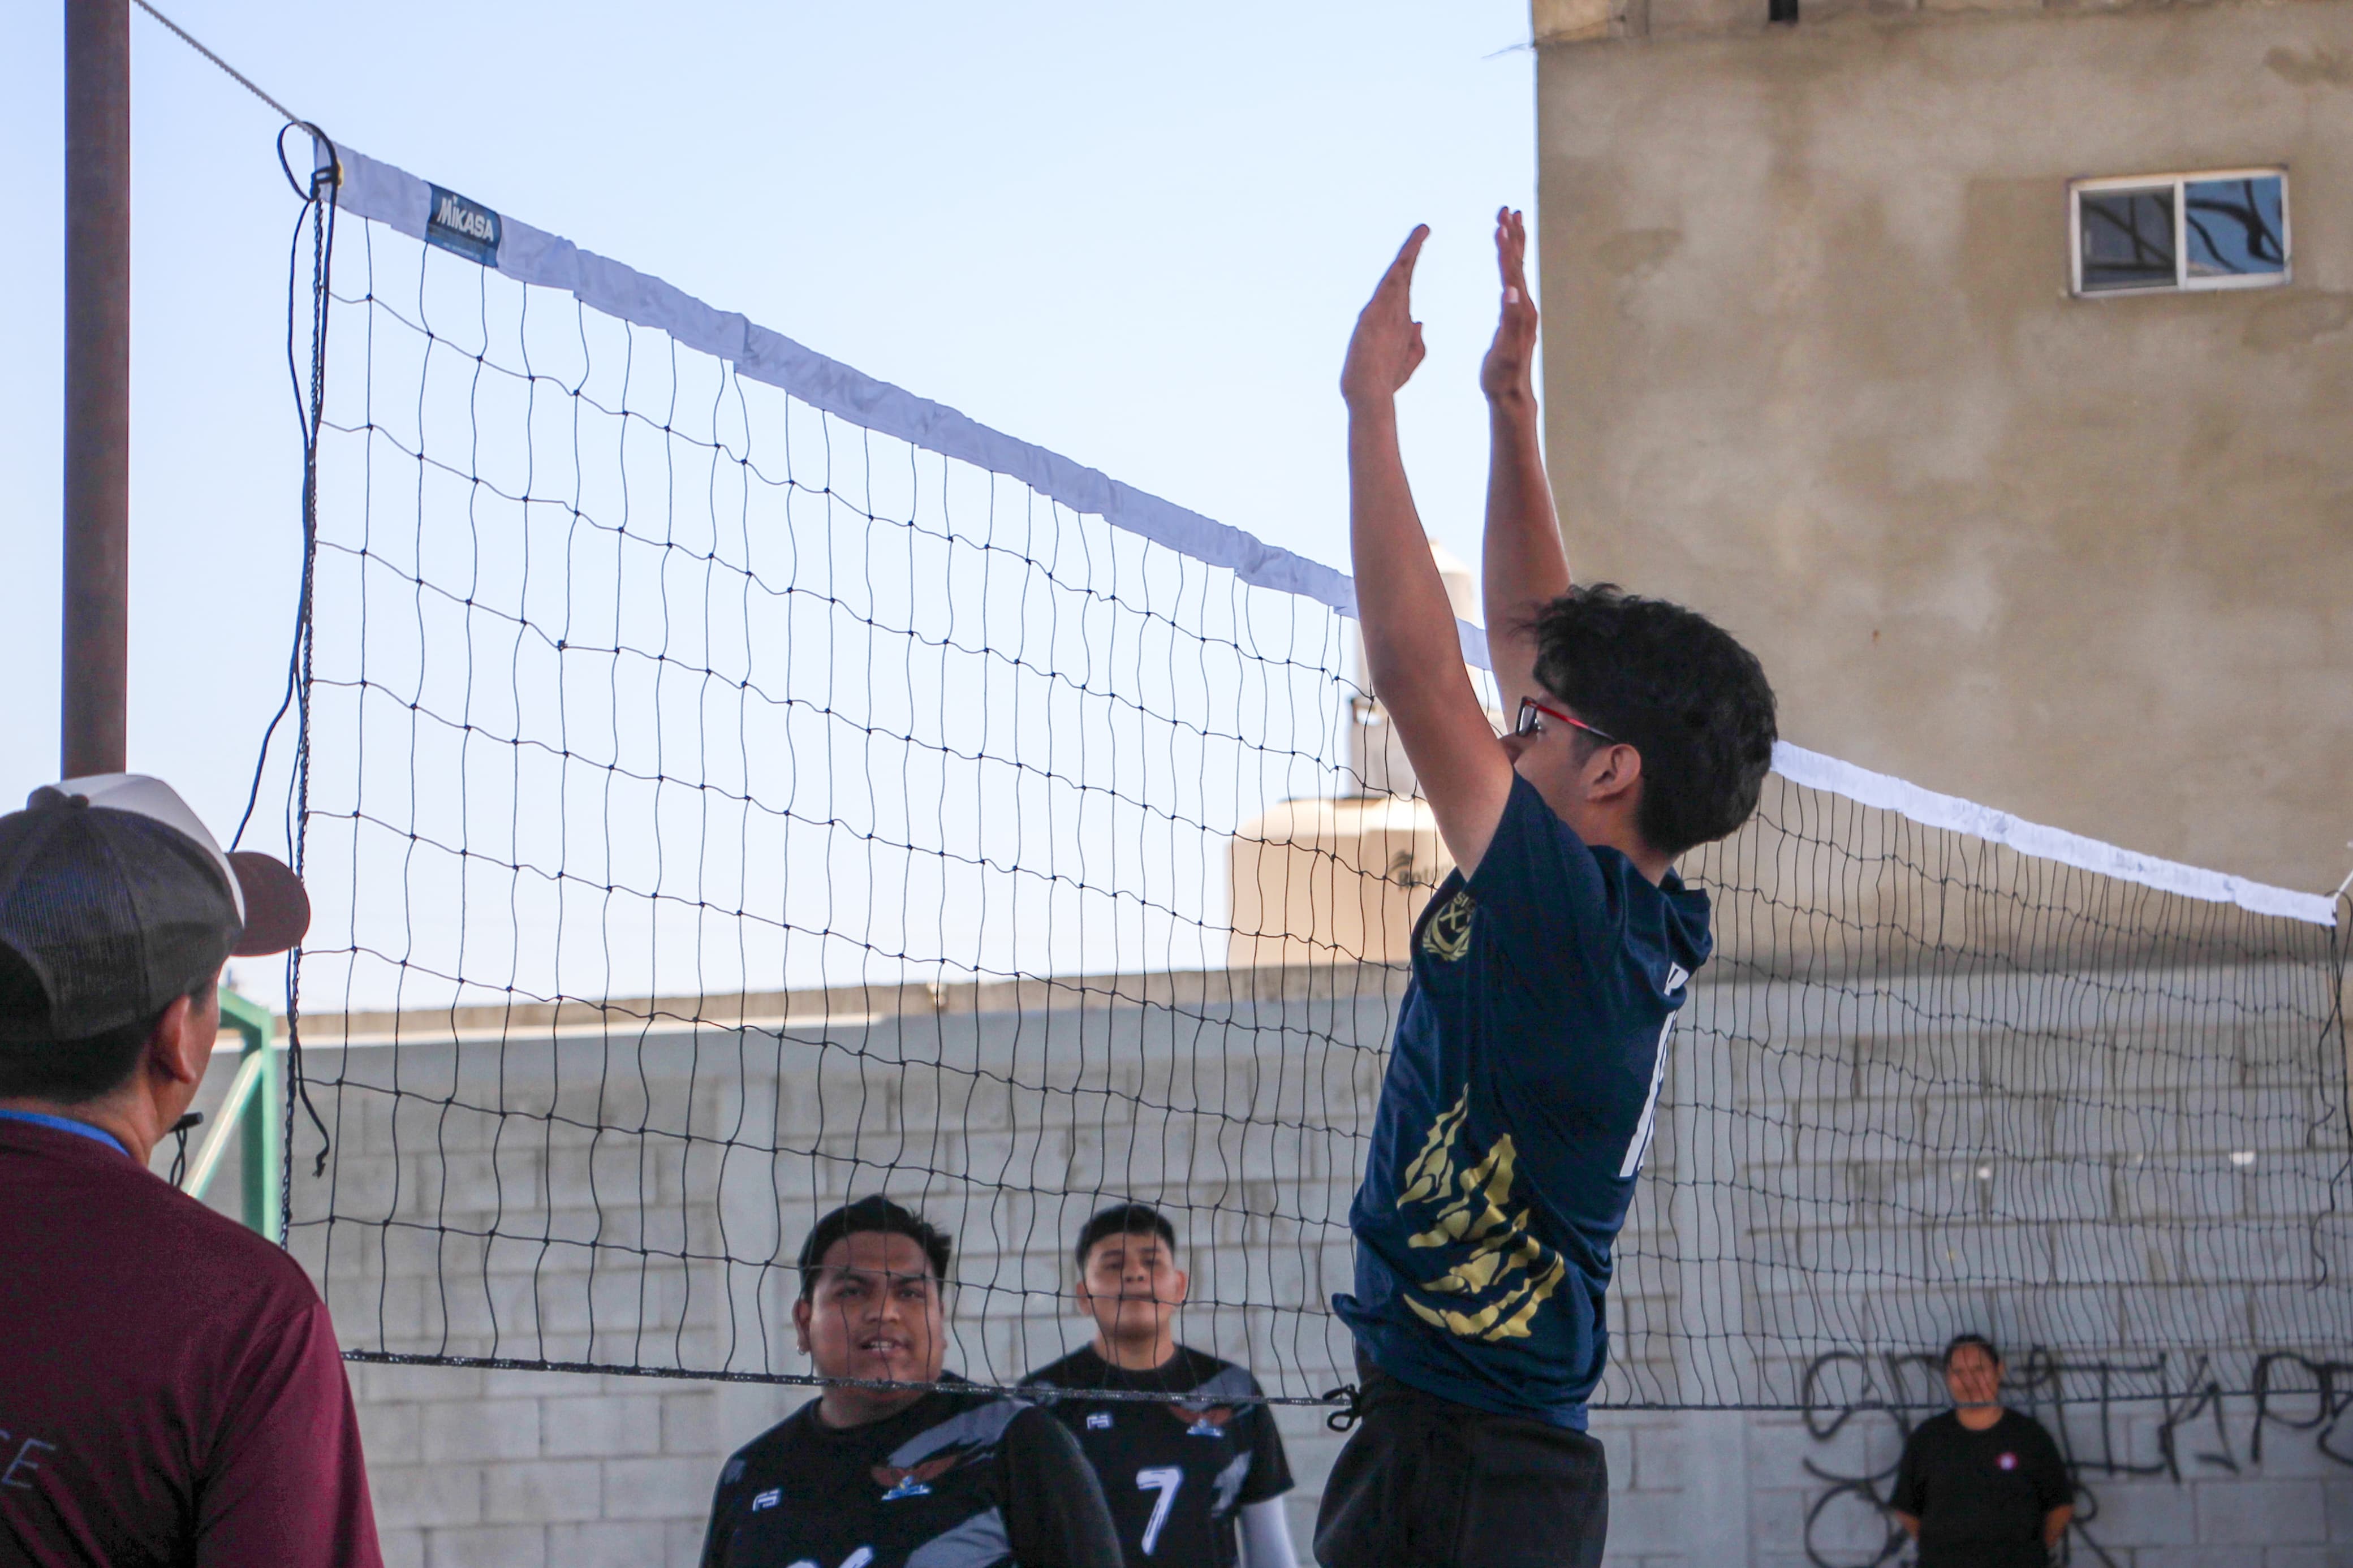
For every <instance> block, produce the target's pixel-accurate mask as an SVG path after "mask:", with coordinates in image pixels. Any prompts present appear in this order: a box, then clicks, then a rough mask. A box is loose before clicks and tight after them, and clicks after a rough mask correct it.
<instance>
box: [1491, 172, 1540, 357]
mask: <svg viewBox="0 0 2353 1568" xmlns="http://www.w3.org/2000/svg"><path fill="white" fill-rule="evenodd" d="M1495 268H1496V270H1497V271H1498V272H1500V273H1502V274H1503V279H1504V312H1503V316H1502V318H1501V319H1500V320H1499V321H1496V323H1495V341H1494V342H1493V343H1491V344H1489V345H1488V347H1487V357H1486V359H1485V360H1484V361H1482V363H1480V366H1479V390H1480V391H1482V392H1483V393H1485V394H1486V395H1487V396H1488V399H1489V400H1490V401H1491V402H1493V401H1501V400H1502V399H1504V398H1506V397H1528V398H1533V397H1534V396H1535V363H1536V305H1535V300H1532V299H1530V298H1529V297H1528V226H1527V220H1526V219H1525V217H1523V216H1521V215H1520V214H1518V213H1515V212H1514V211H1513V210H1512V209H1511V208H1509V207H1501V208H1498V209H1497V210H1496V213H1495Z"/></svg>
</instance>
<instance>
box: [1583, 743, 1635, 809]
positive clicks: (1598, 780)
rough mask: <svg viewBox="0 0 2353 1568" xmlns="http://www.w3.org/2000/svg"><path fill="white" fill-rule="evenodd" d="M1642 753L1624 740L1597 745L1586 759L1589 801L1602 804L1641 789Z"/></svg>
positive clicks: (1586, 786)
mask: <svg viewBox="0 0 2353 1568" xmlns="http://www.w3.org/2000/svg"><path fill="white" fill-rule="evenodd" d="M1641 782H1642V753H1641V752H1638V751H1636V750H1635V749H1634V748H1633V747H1631V746H1630V745H1628V744H1626V742H1623V741H1616V742H1611V743H1609V745H1606V746H1597V747H1595V748H1594V750H1593V754H1592V755H1591V756H1589V757H1588V758H1586V759H1585V798H1586V799H1588V800H1589V801H1591V802H1593V803H1594V804H1595V805H1603V804H1606V803H1609V802H1612V801H1615V800H1618V799H1619V798H1620V797H1622V796H1624V795H1627V794H1629V792H1630V791H1632V790H1634V789H1636V788H1638V787H1640V786H1641Z"/></svg>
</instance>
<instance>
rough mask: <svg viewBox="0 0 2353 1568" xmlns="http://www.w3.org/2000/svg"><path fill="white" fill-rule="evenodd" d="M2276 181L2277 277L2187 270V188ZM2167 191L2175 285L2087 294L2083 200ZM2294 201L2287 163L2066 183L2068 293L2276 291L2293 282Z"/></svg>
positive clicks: (2101, 296) (2097, 296)
mask: <svg viewBox="0 0 2353 1568" xmlns="http://www.w3.org/2000/svg"><path fill="white" fill-rule="evenodd" d="M2253 179H2276V180H2278V181H2279V183H2280V254H2281V257H2282V258H2283V260H2282V265H2281V268H2280V269H2279V270H2278V271H2277V272H2259V273H2236V274H2234V273H2224V274H2221V275H2220V276H2217V277H2199V276H2196V275H2194V274H2192V273H2191V272H2190V270H2189V225H2188V222H2187V221H2186V214H2187V211H2188V205H2189V197H2188V195H2187V194H2186V193H2187V190H2188V187H2189V186H2190V185H2193V184H2204V183H2205V182H2206V181H2209V180H2253ZM2160 188H2162V189H2169V190H2170V191H2171V192H2172V193H2173V281H2172V282H2170V283H2145V284H2139V285H2136V286H2134V287H2130V288H2115V289H2085V288H2084V195H2086V194H2087V193H2089V194H2097V193H2099V192H2101V191H2147V190H2153V189H2160ZM2293 206H2294V198H2293V196H2292V195H2291V194H2290V192H2289V190H2288V170H2287V165H2286V164H2284V163H2264V164H2254V165H2250V166H2248V167H2245V168H2234V169H2189V170H2182V171H2177V172H2174V173H2170V174H2103V175H2101V176H2099V177H2098V178H2096V179H2081V180H2070V181H2068V182H2067V292H2068V293H2069V295H2071V296H2072V297H2073V298H2074V299H2078V300H2107V299H2114V298H2116V297H2119V296H2131V297H2135V298H2137V297H2139V296H2142V295H2147V294H2197V293H2204V292H2207V291H2209V290H2212V289H2276V288H2279V287H2280V286H2281V285H2282V284H2285V283H2290V282H2293V281H2295V219H2294V216H2292V209H2293Z"/></svg>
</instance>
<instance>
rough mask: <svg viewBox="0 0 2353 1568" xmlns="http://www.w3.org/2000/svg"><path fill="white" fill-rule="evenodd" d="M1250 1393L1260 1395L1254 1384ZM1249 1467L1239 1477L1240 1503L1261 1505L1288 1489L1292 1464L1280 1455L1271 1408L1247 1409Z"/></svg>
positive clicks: (1263, 1406) (1279, 1442)
mask: <svg viewBox="0 0 2353 1568" xmlns="http://www.w3.org/2000/svg"><path fill="white" fill-rule="evenodd" d="M1250 1392H1251V1393H1253V1394H1255V1393H1258V1392H1259V1389H1258V1386H1257V1384H1251V1386H1250ZM1250 1428H1251V1431H1250V1474H1249V1475H1247V1476H1244V1477H1243V1478H1242V1491H1241V1499H1240V1500H1241V1501H1242V1502H1243V1503H1245V1504H1249V1503H1254V1502H1264V1501H1265V1500H1267V1499H1269V1498H1271V1497H1281V1496H1282V1494H1283V1493H1285V1492H1287V1491H1289V1490H1290V1489H1291V1486H1292V1481H1291V1461H1290V1460H1289V1459H1288V1458H1285V1457H1284V1456H1283V1452H1282V1433H1281V1432H1280V1431H1278V1430H1277V1429H1276V1427H1275V1425H1274V1406H1273V1405H1251V1406H1250Z"/></svg>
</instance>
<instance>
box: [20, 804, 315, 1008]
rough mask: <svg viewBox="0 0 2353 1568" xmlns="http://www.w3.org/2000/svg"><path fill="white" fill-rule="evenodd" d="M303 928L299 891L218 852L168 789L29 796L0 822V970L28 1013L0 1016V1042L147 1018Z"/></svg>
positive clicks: (287, 878)
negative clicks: (226, 966)
mask: <svg viewBox="0 0 2353 1568" xmlns="http://www.w3.org/2000/svg"><path fill="white" fill-rule="evenodd" d="M310 926H311V900H310V898H309V896H308V895H307V894H306V893H304V891H303V890H302V883H301V879H299V878H297V877H296V876H295V875H294V873H293V872H292V871H291V870H290V869H289V868H287V866H286V864H285V862H283V861H281V860H279V859H276V858H272V857H270V856H268V855H259V854H254V853H252V852H250V851H245V850H240V851H238V852H237V854H234V855H228V854H224V853H222V851H221V847H220V846H219V845H218V844H217V843H216V842H215V841H214V838H213V836H212V835H211V834H210V833H208V832H206V830H205V825H204V823H203V822H202V821H201V820H199V819H198V817H197V816H196V814H195V812H193V811H191V810H189V809H188V805H187V803H186V802H185V801H184V800H182V799H181V798H180V797H179V795H178V794H177V793H176V792H175V791H174V790H173V788H172V786H171V785H169V784H165V783H164V781H163V780H161V779H156V778H150V777H148V776H147V775H145V774H143V773H100V774H94V775H92V776H90V777H86V778H78V779H65V780H63V781H61V782H59V783H58V784H48V785H45V786H43V787H42V788H40V789H37V790H35V791H34V792H33V793H32V795H31V797H30V798H29V799H27V800H26V803H25V809H24V810H22V811H15V812H10V813H9V814H8V815H7V816H0V949H5V952H0V960H13V961H14V962H13V963H7V964H6V967H8V968H12V969H17V970H21V972H22V973H21V975H19V976H17V977H16V987H19V988H21V987H22V986H24V985H25V984H26V983H27V982H29V984H30V985H31V986H32V987H33V988H35V989H37V991H38V993H39V997H40V1001H41V1004H42V1005H41V1006H40V1007H39V1008H38V1009H37V1011H38V1012H39V1015H40V1016H38V1017H34V1016H31V1014H32V1013H33V1012H34V1011H35V1009H30V1008H26V1007H25V1006H22V1005H18V1006H16V1007H12V1008H10V1009H8V1010H7V1012H6V1013H5V1015H0V1042H5V1041H13V1042H17V1043H23V1042H26V1041H37V1040H76V1039H82V1038H85V1037H89V1036H91V1035H97V1034H102V1033H104V1032H105V1031H107V1030H109V1029H115V1028H120V1027H121V1026H124V1025H127V1024H134V1023H137V1022H140V1021H141V1020H142V1019H147V1018H152V1017H153V1016H155V1015H156V1014H158V1013H160V1012H162V1011H163V1010H164V1008H165V1007H166V1006H168V1005H171V1003H172V1002H173V1000H174V998H176V997H180V996H185V995H186V994H189V993H190V992H192V991H195V990H196V989H197V988H199V987H200V986H202V985H204V984H206V982H207V981H209V980H210V979H212V978H213V977H214V976H215V975H216V974H218V973H220V967H221V965H222V964H223V963H226V962H227V960H228V959H230V958H231V957H258V956H259V955H261V954H264V953H271V952H285V951H286V950H287V949H288V948H290V947H292V946H293V945H294V944H295V943H296V942H301V940H302V934H303V932H305V931H308V930H309V929H310Z"/></svg>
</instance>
